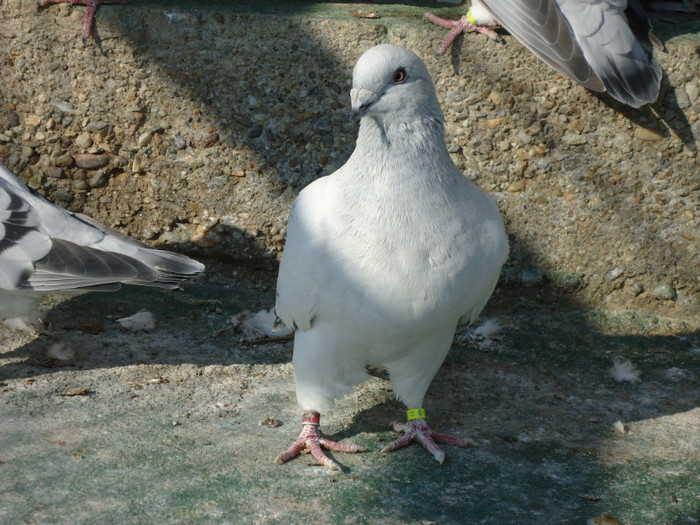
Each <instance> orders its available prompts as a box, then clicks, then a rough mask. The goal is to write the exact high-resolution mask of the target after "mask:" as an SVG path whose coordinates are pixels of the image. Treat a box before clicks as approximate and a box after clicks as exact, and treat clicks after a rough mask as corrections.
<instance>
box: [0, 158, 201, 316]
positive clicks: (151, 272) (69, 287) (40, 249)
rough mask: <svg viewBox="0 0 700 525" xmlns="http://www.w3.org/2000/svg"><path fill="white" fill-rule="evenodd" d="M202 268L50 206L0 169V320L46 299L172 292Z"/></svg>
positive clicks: (26, 309)
mask: <svg viewBox="0 0 700 525" xmlns="http://www.w3.org/2000/svg"><path fill="white" fill-rule="evenodd" d="M203 270H204V265H202V264H200V263H198V262H197V261H194V260H192V259H190V258H189V257H186V256H184V255H181V254H179V253H174V252H169V251H165V250H156V249H153V248H151V247H150V246H148V245H146V244H143V243H141V242H138V241H136V240H134V239H131V238H130V237H128V236H126V235H124V234H123V233H121V232H118V231H116V230H113V229H111V228H108V227H106V226H103V225H101V224H99V223H98V222H96V221H94V220H92V219H90V218H89V217H86V216H84V215H80V214H73V213H70V212H68V211H66V210H64V209H62V208H60V207H58V206H56V205H55V204H52V203H50V202H49V201H47V200H46V199H44V198H43V197H42V196H41V195H39V194H38V193H37V192H35V191H34V190H31V189H30V188H28V187H27V186H25V185H24V184H23V183H22V182H21V181H20V180H19V179H18V178H17V177H15V176H14V174H13V173H12V172H10V170H8V169H7V168H6V167H5V166H3V165H2V164H0V319H7V318H13V317H18V316H24V315H27V314H30V313H31V312H32V311H33V310H34V308H35V307H36V305H37V303H38V302H39V301H40V299H41V297H42V296H43V295H47V294H55V293H59V292H70V291H77V290H91V291H112V290H118V289H119V288H120V287H121V285H122V284H134V285H140V286H155V287H159V288H178V287H179V286H180V283H181V282H182V281H184V280H186V279H191V278H192V277H195V276H196V275H198V274H200V273H201V272H202V271H203Z"/></svg>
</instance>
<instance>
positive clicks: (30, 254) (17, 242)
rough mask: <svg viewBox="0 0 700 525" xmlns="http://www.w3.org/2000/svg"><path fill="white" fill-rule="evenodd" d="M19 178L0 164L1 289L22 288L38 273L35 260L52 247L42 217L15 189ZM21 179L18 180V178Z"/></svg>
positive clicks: (44, 254)
mask: <svg viewBox="0 0 700 525" xmlns="http://www.w3.org/2000/svg"><path fill="white" fill-rule="evenodd" d="M15 181H16V179H15V177H14V175H13V174H12V173H10V172H9V171H8V170H7V168H5V167H4V166H2V164H0V289H2V290H14V289H17V288H19V287H20V286H21V285H22V283H24V282H26V281H27V279H29V278H30V277H31V276H32V274H33V273H34V261H36V260H39V259H41V258H43V257H45V256H46V254H47V253H49V251H50V250H51V239H50V238H49V237H48V235H46V234H45V233H43V232H42V231H40V224H39V221H38V217H37V215H36V213H34V210H33V209H32V207H31V206H30V205H29V203H28V202H27V201H26V200H25V199H24V198H22V196H21V195H19V194H18V193H16V192H15V190H14V183H15ZM17 182H18V181H17Z"/></svg>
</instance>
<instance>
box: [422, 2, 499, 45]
mask: <svg viewBox="0 0 700 525" xmlns="http://www.w3.org/2000/svg"><path fill="white" fill-rule="evenodd" d="M470 16H471V15H470V14H469V12H467V14H466V15H464V16H463V17H462V18H460V19H459V20H446V19H444V18H440V17H439V16H436V15H434V14H432V13H425V14H424V15H423V18H425V19H426V20H427V21H428V22H432V23H433V24H435V25H438V26H440V27H444V28H446V29H449V30H450V32H449V33H447V36H446V37H445V40H443V41H442V44H440V47H438V50H437V53H436V54H438V55H444V54H445V52H446V51H447V49H448V48H449V47H450V46H451V45H452V44H453V43H454V41H455V39H456V38H457V37H458V36H459V35H460V34H461V33H475V32H476V33H481V34H482V35H485V36H487V37H489V38H490V39H491V40H493V41H494V42H500V41H501V37H500V36H498V33H496V32H495V31H494V30H493V29H491V28H488V27H486V26H480V25H476V24H474V23H473V22H472V21H471V20H469V18H470Z"/></svg>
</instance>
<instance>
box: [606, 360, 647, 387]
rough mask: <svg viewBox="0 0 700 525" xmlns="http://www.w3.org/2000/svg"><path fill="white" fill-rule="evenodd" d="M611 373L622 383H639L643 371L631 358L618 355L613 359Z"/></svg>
mask: <svg viewBox="0 0 700 525" xmlns="http://www.w3.org/2000/svg"><path fill="white" fill-rule="evenodd" d="M610 374H611V375H612V376H613V379H615V381H617V382H619V383H622V382H625V381H626V382H627V383H638V382H639V381H640V378H639V377H640V376H641V375H642V371H641V370H639V369H638V368H636V367H635V366H634V365H633V364H632V362H631V361H630V360H629V359H623V358H621V357H616V358H615V359H614V360H613V366H612V369H611V370H610Z"/></svg>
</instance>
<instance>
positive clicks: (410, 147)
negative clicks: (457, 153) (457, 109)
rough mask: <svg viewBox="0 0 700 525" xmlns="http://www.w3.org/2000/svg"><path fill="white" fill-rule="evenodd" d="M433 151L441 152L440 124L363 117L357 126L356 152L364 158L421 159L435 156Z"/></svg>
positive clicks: (419, 119)
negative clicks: (364, 156)
mask: <svg viewBox="0 0 700 525" xmlns="http://www.w3.org/2000/svg"><path fill="white" fill-rule="evenodd" d="M436 147H437V148H438V149H444V150H445V153H446V152H447V150H446V148H445V131H444V126H443V123H442V120H441V119H439V118H435V117H431V116H428V115H416V114H412V115H410V116H408V115H407V116H404V117H403V118H401V117H399V118H383V119H381V120H380V119H378V118H376V117H365V118H363V119H362V121H361V122H360V132H359V134H358V137H357V148H356V149H357V150H359V151H361V152H362V153H363V154H365V155H370V156H371V155H372V154H373V153H374V154H376V153H379V154H381V155H387V154H389V155H392V154H393V155H401V156H404V157H406V156H408V157H412V156H423V155H435V153H436V151H435V149H436Z"/></svg>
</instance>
